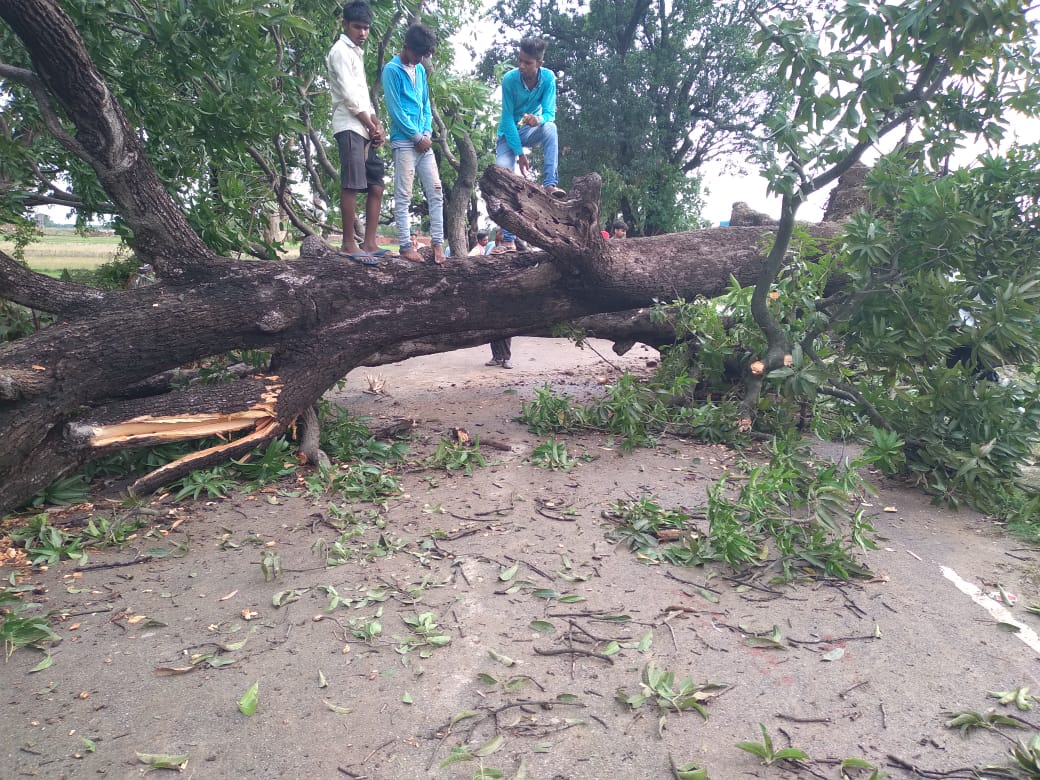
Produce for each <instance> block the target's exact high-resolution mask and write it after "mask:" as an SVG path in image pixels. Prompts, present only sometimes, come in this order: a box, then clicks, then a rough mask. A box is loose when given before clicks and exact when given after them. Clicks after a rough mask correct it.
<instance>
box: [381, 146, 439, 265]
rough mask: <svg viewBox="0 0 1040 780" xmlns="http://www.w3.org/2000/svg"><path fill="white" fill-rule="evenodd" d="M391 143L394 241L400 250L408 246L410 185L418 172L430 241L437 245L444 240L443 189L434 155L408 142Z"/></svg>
mask: <svg viewBox="0 0 1040 780" xmlns="http://www.w3.org/2000/svg"><path fill="white" fill-rule="evenodd" d="M398 143H401V142H399V141H395V142H394V147H393V152H394V219H395V221H396V222H397V242H398V244H400V246H401V249H408V248H409V247H410V246H411V245H412V238H411V232H412V231H411V217H410V215H409V207H410V206H411V204H412V187H413V186H414V185H415V175H416V174H419V183H420V184H421V185H422V190H423V195H425V196H426V203H427V205H428V206H429V211H430V243H432V244H433V245H434V246H440V245H441V244H443V243H444V192H443V189H442V187H441V174H440V172H439V171H438V170H437V158H436V157H434V156H433V149H429V150H427V151H426V152H423V153H422V154H419V152H417V151H415V146H414V145H413V144H412V143H411V142H410V141H409V142H404V143H402V145H401V146H398V145H397V144H398Z"/></svg>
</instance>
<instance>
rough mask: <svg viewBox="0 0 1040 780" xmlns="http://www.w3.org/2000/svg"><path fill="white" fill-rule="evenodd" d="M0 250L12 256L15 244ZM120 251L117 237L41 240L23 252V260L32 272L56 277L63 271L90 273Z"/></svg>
mask: <svg viewBox="0 0 1040 780" xmlns="http://www.w3.org/2000/svg"><path fill="white" fill-rule="evenodd" d="M0 250H2V251H4V252H6V253H7V254H11V253H13V252H14V243H13V242H11V241H0ZM118 250H119V239H118V238H117V237H116V236H103V237H96V236H91V237H87V236H77V235H66V236H42V237H41V238H40V240H39V241H37V242H35V243H33V244H30V245H29V246H27V247H26V248H25V260H26V262H27V263H28V264H29V267H30V268H32V269H33V270H34V271H39V272H40V273H45V274H48V275H50V276H58V275H60V274H61V272H62V271H64V270H66V269H67V270H69V271H82V270H87V271H89V270H93V269H94V268H97V267H98V266H99V265H102V264H103V263H107V262H109V261H111V260H114V259H115V257H116V252H117V251H118Z"/></svg>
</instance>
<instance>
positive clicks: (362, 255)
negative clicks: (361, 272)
mask: <svg viewBox="0 0 1040 780" xmlns="http://www.w3.org/2000/svg"><path fill="white" fill-rule="evenodd" d="M336 254H338V255H339V256H340V257H343V258H346V259H347V260H353V261H354V262H355V263H360V264H361V265H379V260H378V259H377V258H375V257H373V256H372V255H370V254H369V253H368V252H356V253H350V252H337V253H336Z"/></svg>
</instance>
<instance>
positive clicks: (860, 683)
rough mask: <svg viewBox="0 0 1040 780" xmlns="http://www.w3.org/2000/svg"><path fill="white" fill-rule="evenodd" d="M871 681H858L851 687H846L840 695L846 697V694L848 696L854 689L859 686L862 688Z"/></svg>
mask: <svg viewBox="0 0 1040 780" xmlns="http://www.w3.org/2000/svg"><path fill="white" fill-rule="evenodd" d="M869 682H870V680H864V681H863V682H858V683H856V684H855V685H853V686H852V687H851V688H846V689H845V690H843V691H842V692H841V693H839V694H838V696H840V697H841V698H843V699H844V698H845V697H846V696H848V695H849V694H850V693H852V692H853V691H854V690H856V689H857V688H862V687H863V686H864V685H867V684H868V683H869Z"/></svg>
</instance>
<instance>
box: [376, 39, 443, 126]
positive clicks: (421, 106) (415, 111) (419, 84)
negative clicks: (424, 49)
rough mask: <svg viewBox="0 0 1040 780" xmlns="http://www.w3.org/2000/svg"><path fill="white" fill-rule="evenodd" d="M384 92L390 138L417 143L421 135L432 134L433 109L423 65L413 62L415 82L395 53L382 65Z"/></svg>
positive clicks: (399, 56)
mask: <svg viewBox="0 0 1040 780" xmlns="http://www.w3.org/2000/svg"><path fill="white" fill-rule="evenodd" d="M382 80H383V96H384V97H385V98H386V112H387V113H388V114H389V115H390V142H391V143H392V144H393V143H394V142H406V143H410V144H417V143H419V141H421V140H422V137H423V136H424V135H428V136H432V135H433V111H432V110H431V109H430V90H429V87H428V85H427V82H426V68H424V67H423V66H422V63H416V65H415V83H414V84H413V83H412V77H411V76H409V75H408V71H407V70H405V68H404V65H402V64H401V55H399V54H398V55H396V56H395V57H394V58H393V59H392V60H390V62H388V63H387V64H386V65H385V66H384V67H383V77H382Z"/></svg>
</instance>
